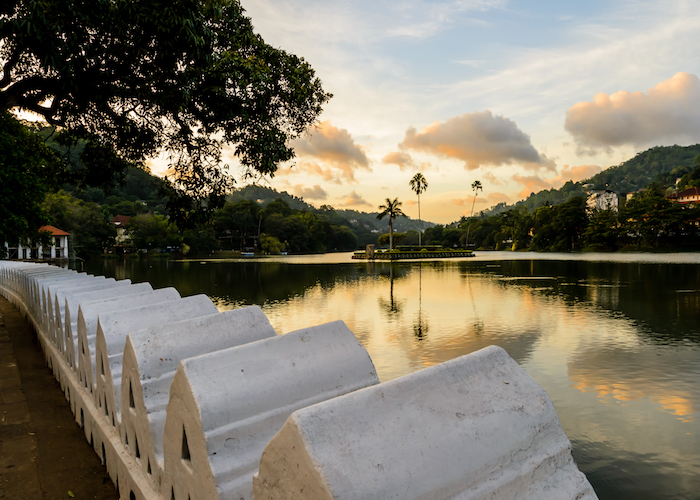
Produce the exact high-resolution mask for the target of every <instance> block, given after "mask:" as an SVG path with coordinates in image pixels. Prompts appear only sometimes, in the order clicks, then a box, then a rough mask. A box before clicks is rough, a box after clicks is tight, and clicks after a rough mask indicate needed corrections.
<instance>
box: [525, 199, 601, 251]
mask: <svg viewBox="0 0 700 500" xmlns="http://www.w3.org/2000/svg"><path fill="white" fill-rule="evenodd" d="M587 223H588V218H587V215H586V200H585V198H580V197H577V198H573V199H571V200H569V201H567V202H566V203H562V204H561V205H555V206H545V207H540V208H539V209H537V212H535V224H534V236H533V238H532V244H531V246H530V249H531V250H544V251H551V252H568V251H571V250H579V249H581V247H582V245H581V244H582V240H581V237H582V235H583V233H584V231H585V230H586V226H587Z"/></svg>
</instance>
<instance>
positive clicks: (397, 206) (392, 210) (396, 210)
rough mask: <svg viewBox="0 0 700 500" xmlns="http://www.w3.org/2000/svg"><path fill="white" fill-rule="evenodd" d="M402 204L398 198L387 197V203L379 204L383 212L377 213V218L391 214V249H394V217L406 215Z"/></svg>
mask: <svg viewBox="0 0 700 500" xmlns="http://www.w3.org/2000/svg"><path fill="white" fill-rule="evenodd" d="M402 204H403V203H401V202H400V201H399V199H398V198H394V199H393V200H390V199H389V198H387V199H386V204H385V205H379V210H382V212H380V213H379V214H377V219H379V220H382V219H383V218H384V217H385V216H387V215H388V216H389V250H393V249H394V219H395V218H396V217H399V216H400V215H403V216H405V215H406V214H404V213H403V211H402V210H401V205H402Z"/></svg>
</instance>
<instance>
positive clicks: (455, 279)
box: [82, 252, 700, 500]
mask: <svg viewBox="0 0 700 500" xmlns="http://www.w3.org/2000/svg"><path fill="white" fill-rule="evenodd" d="M350 256H351V253H340V254H326V255H315V256H288V257H269V258H259V259H248V260H214V259H211V260H210V259H200V260H184V261H168V260H164V259H151V260H145V259H144V260H129V261H117V260H103V261H95V262H88V263H85V264H84V266H83V267H82V269H83V270H85V271H88V272H90V273H93V274H102V275H105V276H108V277H115V278H118V279H123V278H130V279H131V280H132V281H134V282H140V281H149V282H150V283H151V284H152V285H153V287H154V288H160V287H165V286H174V287H175V288H177V289H178V291H179V292H180V293H181V295H183V296H187V295H193V294H197V293H205V294H207V295H208V296H209V297H210V298H211V299H212V300H213V301H214V303H215V304H216V306H217V307H218V308H219V310H222V311H223V310H227V309H232V308H236V307H242V306H245V305H250V304H257V305H259V306H260V307H262V309H263V311H264V312H265V313H266V314H267V316H268V318H269V319H270V322H271V323H272V325H273V326H274V327H275V329H276V330H277V332H278V333H285V332H289V331H293V330H295V329H299V328H303V327H307V326H313V325H318V324H321V323H324V322H328V321H334V320H339V319H340V320H343V321H345V323H346V324H347V325H348V327H349V328H350V329H351V330H352V331H353V332H354V333H355V335H356V336H357V338H358V339H359V341H360V343H361V344H362V345H363V346H364V347H365V348H366V349H367V350H368V352H369V354H370V356H371V357H372V360H373V361H374V364H375V366H376V369H377V373H378V375H379V378H380V380H381V381H387V380H391V379H393V378H396V377H400V376H402V375H405V374H408V373H412V372H414V371H416V370H420V369H421V368H425V367H427V366H432V365H435V364H437V363H441V362H443V361H447V360H449V359H453V358H455V357H458V356H462V355H464V354H468V353H470V352H473V351H476V350H478V349H481V348H483V347H486V346H488V345H492V344H495V345H498V346H501V347H503V348H504V349H505V350H506V351H508V353H509V354H510V355H511V356H512V357H513V358H514V359H515V360H516V361H517V362H518V363H520V365H521V366H522V367H523V368H524V369H525V371H527V373H528V374H530V376H532V377H533V378H534V379H535V380H536V381H537V382H538V383H540V384H541V385H542V386H543V387H544V388H545V390H546V391H547V393H548V394H549V396H550V398H551V399H552V401H553V402H554V406H555V408H556V410H557V413H558V414H559V418H560V419H561V422H562V425H563V427H564V431H565V432H566V434H567V435H568V436H569V439H570V440H571V442H572V445H573V452H574V457H575V459H576V461H577V463H578V465H579V467H580V469H581V470H582V471H583V472H585V473H586V475H587V476H588V478H589V480H590V481H591V484H592V485H593V487H594V488H595V490H596V492H597V494H598V496H599V497H600V498H601V500H607V499H610V500H619V499H635V500H640V499H659V498H663V499H695V500H697V499H698V498H700V418H699V417H700V414H699V410H700V254H695V253H685V254H540V253H529V252H525V253H511V252H477V256H476V257H475V258H471V259H461V260H443V261H435V262H422V263H421V262H394V263H389V262H382V263H379V262H377V263H369V262H364V261H351V259H350Z"/></svg>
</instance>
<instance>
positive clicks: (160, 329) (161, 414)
mask: <svg viewBox="0 0 700 500" xmlns="http://www.w3.org/2000/svg"><path fill="white" fill-rule="evenodd" d="M204 332H206V333H204ZM276 335H277V333H276V332H275V330H274V328H272V325H271V324H270V322H269V321H268V319H267V317H266V316H265V314H264V313H263V312H262V310H261V309H260V308H259V307H258V306H250V307H243V308H241V309H234V310H231V311H225V312H222V313H217V314H212V315H209V316H202V317H199V318H193V319H187V320H183V321H178V322H176V323H170V324H167V325H161V326H156V327H151V328H146V329H143V330H139V331H136V332H132V333H130V334H129V336H128V337H127V339H126V347H125V348H124V366H123V369H122V384H121V391H122V395H121V400H122V412H121V417H122V425H121V438H122V442H124V443H129V444H130V445H129V446H127V448H128V450H129V451H130V452H131V454H132V455H133V456H134V458H137V457H136V449H137V445H136V443H138V449H139V457H138V458H139V462H140V463H141V465H142V467H143V469H144V473H145V474H146V476H147V477H149V478H150V479H151V482H152V487H153V489H154V491H160V487H161V484H162V479H163V430H164V429H165V412H166V407H167V405H168V398H169V394H170V385H171V383H172V381H173V377H174V376H175V371H176V370H177V367H178V365H179V364H180V361H182V360H183V359H186V358H190V357H193V356H198V355H200V354H206V353H209V352H214V351H219V350H222V349H227V348H229V347H234V346H237V345H242V344H247V343H249V342H255V341H256V340H262V339H265V338H270V337H275V336H276ZM132 443H133V445H131V444H132Z"/></svg>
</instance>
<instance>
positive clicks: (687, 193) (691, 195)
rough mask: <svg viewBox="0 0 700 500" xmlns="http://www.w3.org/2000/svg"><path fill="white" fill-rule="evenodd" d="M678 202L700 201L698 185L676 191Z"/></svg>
mask: <svg viewBox="0 0 700 500" xmlns="http://www.w3.org/2000/svg"><path fill="white" fill-rule="evenodd" d="M675 198H676V202H677V203H700V189H698V188H696V187H692V188H688V189H684V190H683V191H680V192H679V193H676V196H675Z"/></svg>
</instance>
